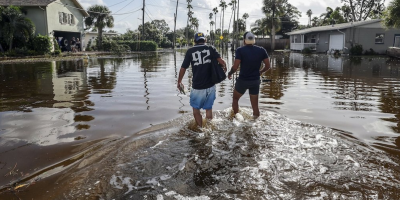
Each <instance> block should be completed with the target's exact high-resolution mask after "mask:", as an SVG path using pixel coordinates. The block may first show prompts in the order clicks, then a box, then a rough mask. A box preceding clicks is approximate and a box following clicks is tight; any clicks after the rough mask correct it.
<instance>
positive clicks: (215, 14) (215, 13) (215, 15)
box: [213, 7, 218, 39]
mask: <svg viewBox="0 0 400 200" xmlns="http://www.w3.org/2000/svg"><path fill="white" fill-rule="evenodd" d="M213 12H214V17H215V21H214V22H215V29H214V32H215V33H216V30H217V13H218V7H215V8H213ZM214 39H215V38H214Z"/></svg>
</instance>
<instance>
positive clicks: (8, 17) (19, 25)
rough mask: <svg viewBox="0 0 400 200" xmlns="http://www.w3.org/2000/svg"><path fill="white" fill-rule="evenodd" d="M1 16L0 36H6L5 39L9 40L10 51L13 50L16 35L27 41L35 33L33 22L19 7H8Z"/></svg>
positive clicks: (7, 41)
mask: <svg viewBox="0 0 400 200" xmlns="http://www.w3.org/2000/svg"><path fill="white" fill-rule="evenodd" d="M0 15H1V21H0V27H1V30H0V35H4V38H7V39H8V40H6V43H7V44H8V49H9V50H11V49H12V48H13V40H14V36H15V35H22V37H24V38H25V40H26V41H27V40H28V38H29V37H30V36H32V35H33V33H34V32H35V26H34V25H33V23H32V21H31V20H29V19H28V18H26V17H25V16H24V15H23V14H22V12H21V10H20V8H19V7H16V6H8V7H6V8H4V9H3V10H2V12H1V14H0Z"/></svg>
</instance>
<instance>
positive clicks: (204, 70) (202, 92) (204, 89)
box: [177, 32, 226, 127]
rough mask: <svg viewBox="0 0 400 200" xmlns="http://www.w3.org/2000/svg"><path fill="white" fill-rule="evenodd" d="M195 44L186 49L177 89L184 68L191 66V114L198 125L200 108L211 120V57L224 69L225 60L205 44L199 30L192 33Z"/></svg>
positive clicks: (213, 85)
mask: <svg viewBox="0 0 400 200" xmlns="http://www.w3.org/2000/svg"><path fill="white" fill-rule="evenodd" d="M194 41H195V43H196V44H195V45H194V46H193V47H192V48H190V49H188V51H187V52H186V55H185V59H184V60H183V63H182V67H181V69H180V71H179V78H178V85H177V87H178V89H180V87H181V83H182V78H183V76H184V75H185V72H186V69H187V68H189V66H190V65H191V66H192V72H193V84H192V90H191V91H190V106H192V107H193V116H194V119H195V120H196V123H197V125H198V126H200V127H202V126H203V124H202V123H203V120H202V117H201V113H200V109H205V110H206V118H207V119H209V120H211V119H212V118H213V115H212V106H213V104H214V100H215V98H216V96H215V84H214V83H213V82H212V81H211V67H212V65H211V59H217V60H218V62H219V63H220V64H221V65H222V66H223V67H224V69H225V71H226V64H225V61H224V60H222V59H221V56H220V55H219V53H218V51H217V50H216V49H215V47H213V46H207V45H205V43H206V38H205V35H204V34H203V33H201V32H198V33H195V34H194Z"/></svg>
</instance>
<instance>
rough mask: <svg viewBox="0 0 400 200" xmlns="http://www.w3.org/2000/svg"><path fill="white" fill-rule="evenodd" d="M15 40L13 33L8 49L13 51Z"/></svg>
mask: <svg viewBox="0 0 400 200" xmlns="http://www.w3.org/2000/svg"><path fill="white" fill-rule="evenodd" d="M13 40H14V36H13V35H11V36H10V47H9V49H8V51H11V50H12V47H13Z"/></svg>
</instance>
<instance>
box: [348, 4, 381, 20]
mask: <svg viewBox="0 0 400 200" xmlns="http://www.w3.org/2000/svg"><path fill="white" fill-rule="evenodd" d="M341 2H342V3H344V5H345V6H348V7H349V8H350V15H351V17H352V19H353V21H364V20H367V19H369V18H371V16H373V15H376V16H380V15H382V13H383V11H384V9H385V5H384V3H385V0H341Z"/></svg>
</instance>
